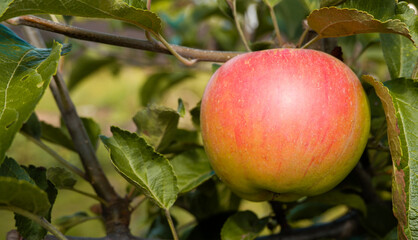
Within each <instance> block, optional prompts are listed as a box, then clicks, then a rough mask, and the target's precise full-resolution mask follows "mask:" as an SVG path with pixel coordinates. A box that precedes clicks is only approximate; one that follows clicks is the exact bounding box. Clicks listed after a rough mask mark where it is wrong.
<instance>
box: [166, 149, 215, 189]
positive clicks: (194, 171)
mask: <svg viewBox="0 0 418 240" xmlns="http://www.w3.org/2000/svg"><path fill="white" fill-rule="evenodd" d="M171 164H172V165H173V168H174V172H175V174H176V175H177V184H178V187H179V190H180V193H185V192H188V191H190V190H192V189H195V188H196V187H197V186H199V185H200V184H202V183H203V182H205V181H206V180H208V179H209V178H211V177H212V176H213V175H215V173H214V172H213V170H212V167H211V166H210V163H209V159H208V157H207V156H206V153H205V151H204V150H203V149H196V150H193V151H188V152H185V153H182V154H180V155H177V156H176V157H174V158H173V159H172V160H171Z"/></svg>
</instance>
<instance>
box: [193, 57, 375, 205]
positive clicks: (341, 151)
mask: <svg viewBox="0 0 418 240" xmlns="http://www.w3.org/2000/svg"><path fill="white" fill-rule="evenodd" d="M200 117H201V127H202V137H203V142H204V146H205V150H206V152H207V154H208V157H209V159H210V162H211V164H212V167H213V169H214V170H215V172H216V174H217V175H218V176H219V178H220V179H221V180H222V181H223V182H225V184H227V185H228V186H229V187H230V188H231V189H232V191H233V192H235V193H236V194H237V195H239V196H240V197H242V198H244V199H248V200H252V201H266V200H278V201H294V200H297V199H299V198H300V197H303V196H313V195H318V194H321V193H324V192H326V191H329V190H330V189H332V188H333V187H335V186H336V185H337V184H338V183H340V182H341V181H342V180H343V179H344V178H345V177H346V176H347V175H348V173H349V172H350V171H351V170H352V169H353V168H354V166H355V165H356V163H357V162H358V160H359V158H360V156H361V154H362V152H363V150H364V148H365V145H366V143H367V138H368V134H369V128H370V110H369V105H368V100H367V97H366V95H365V93H364V90H363V88H362V86H361V83H360V81H359V79H358V78H357V76H356V75H355V74H354V73H353V72H352V71H351V70H350V68H349V67H347V66H346V65H345V64H344V63H342V62H341V61H340V60H338V59H336V58H334V57H332V56H331V55H328V54H326V53H323V52H319V51H314V50H305V49H274V50H266V51H260V52H252V53H246V54H242V55H239V56H238V57H235V58H233V59H231V60H230V61H228V62H227V63H225V64H224V65H223V66H222V67H220V68H219V69H218V70H217V71H216V72H215V74H214V75H213V76H212V78H211V79H210V81H209V83H208V85H207V87H206V90H205V93H204V95H203V99H202V105H201V115H200Z"/></svg>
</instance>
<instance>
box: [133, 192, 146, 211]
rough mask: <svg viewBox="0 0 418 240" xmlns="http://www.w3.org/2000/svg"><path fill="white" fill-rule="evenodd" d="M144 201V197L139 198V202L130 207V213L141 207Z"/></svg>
mask: <svg viewBox="0 0 418 240" xmlns="http://www.w3.org/2000/svg"><path fill="white" fill-rule="evenodd" d="M145 200H147V197H145V196H144V195H142V196H140V199H139V201H138V202H137V203H136V204H135V205H134V206H132V208H131V212H134V211H135V210H136V209H137V208H138V207H139V206H141V204H142V203H143V202H145Z"/></svg>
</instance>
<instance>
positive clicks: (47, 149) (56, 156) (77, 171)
mask: <svg viewBox="0 0 418 240" xmlns="http://www.w3.org/2000/svg"><path fill="white" fill-rule="evenodd" d="M21 134H22V135H24V136H25V137H26V138H27V139H29V140H30V141H31V142H33V143H35V144H36V145H37V146H39V147H40V148H42V149H43V150H44V151H45V152H47V153H48V154H49V155H51V156H52V157H53V158H54V159H55V160H57V161H58V162H59V163H61V164H62V165H63V166H64V167H66V168H67V169H68V170H70V171H71V172H73V173H74V174H76V175H78V176H80V177H81V178H82V179H84V180H87V178H86V175H85V174H84V172H83V171H81V170H80V169H79V168H78V167H76V166H74V165H72V164H71V163H70V162H68V161H67V160H65V159H64V158H63V157H61V156H60V155H59V154H58V153H57V152H55V151H54V150H53V149H52V148H50V147H48V145H46V144H45V143H44V142H43V141H42V140H40V139H37V138H34V137H32V136H31V135H29V134H26V133H24V132H21Z"/></svg>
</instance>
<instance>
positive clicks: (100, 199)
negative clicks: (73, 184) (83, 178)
mask: <svg viewBox="0 0 418 240" xmlns="http://www.w3.org/2000/svg"><path fill="white" fill-rule="evenodd" d="M63 189H65V190H70V191H73V192H76V193H79V194H81V195H84V196H86V197H89V198H92V199H94V200H97V201H99V202H100V203H102V204H103V205H105V206H109V203H108V202H106V201H105V200H104V199H103V198H101V197H98V196H96V195H93V194H90V193H88V192H84V191H82V190H78V189H76V188H63Z"/></svg>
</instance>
